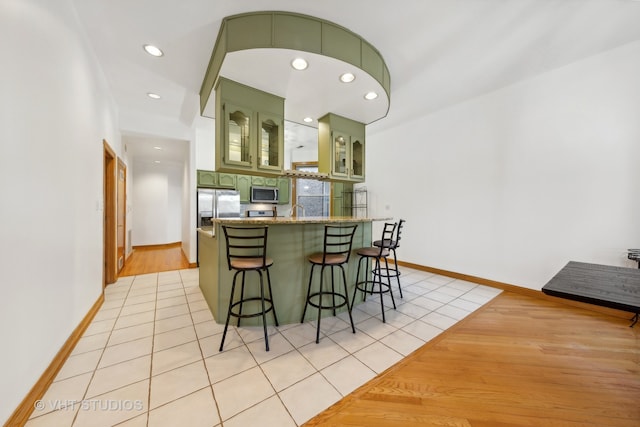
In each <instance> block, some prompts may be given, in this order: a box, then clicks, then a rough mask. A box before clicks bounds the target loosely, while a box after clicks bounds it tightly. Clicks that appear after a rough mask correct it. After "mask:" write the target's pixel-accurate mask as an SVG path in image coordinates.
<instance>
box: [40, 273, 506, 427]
mask: <svg viewBox="0 0 640 427" xmlns="http://www.w3.org/2000/svg"><path fill="white" fill-rule="evenodd" d="M401 270H402V276H401V280H402V289H403V293H404V298H403V299H400V298H399V294H398V292H397V288H394V289H395V292H394V295H395V297H396V304H397V310H395V311H394V310H393V309H392V308H390V307H391V301H390V299H389V298H388V296H387V297H386V298H385V302H386V303H388V305H389V306H388V307H387V311H386V319H387V322H386V323H382V321H381V318H382V316H381V309H380V303H379V300H377V299H376V298H371V297H369V298H367V302H365V303H362V304H360V305H358V306H356V307H355V308H354V310H353V317H354V322H355V323H356V334H353V333H352V332H351V329H350V327H349V323H348V322H349V320H348V317H347V315H346V313H342V314H339V315H338V316H335V317H329V318H323V320H322V322H321V338H320V343H319V344H316V343H315V322H314V321H310V322H306V323H304V324H292V325H284V326H281V327H277V328H276V327H269V335H270V338H269V341H270V349H271V351H269V352H266V351H265V348H264V340H263V331H262V328H261V327H241V328H236V327H232V328H230V330H229V333H228V334H227V338H226V341H225V349H224V351H223V352H218V346H219V344H220V338H221V336H222V335H221V334H222V330H223V325H219V324H217V323H216V322H215V321H214V319H213V316H212V315H211V312H210V311H209V309H208V307H207V304H206V302H205V300H204V298H203V296H202V293H201V292H200V288H199V287H198V270H197V269H189V270H179V271H169V272H163V273H154V274H145V275H140V276H134V277H123V278H120V279H119V280H118V281H117V282H116V283H115V284H113V285H111V286H109V287H107V289H106V291H105V302H104V304H103V306H102V307H101V309H100V311H99V312H98V313H97V315H96V316H95V318H94V319H93V321H92V323H91V324H90V326H89V327H88V328H87V330H86V332H85V333H84V335H83V337H82V338H81V339H80V340H79V342H78V344H77V346H76V347H75V349H74V350H73V353H72V354H71V355H70V357H69V358H68V360H67V361H66V363H65V364H64V366H63V367H62V369H61V370H60V372H59V374H58V375H57V377H56V379H55V381H54V382H53V384H52V385H51V387H50V388H49V389H48V391H47V392H46V394H45V396H44V397H43V399H42V400H41V401H40V402H38V403H37V404H36V409H35V410H34V412H33V414H32V416H31V418H30V420H29V421H28V422H27V427H38V426H54V425H55V426H74V427H76V426H77V427H81V426H91V427H96V426H112V425H119V426H131V427H134V426H153V427H156V426H176V425H185V426H190V427H200V426H203V427H215V426H223V425H224V426H228V427H241V426H250V425H261V426H265V427H268V426H274V427H285V426H296V425H301V424H303V423H304V422H305V421H308V420H309V419H310V418H312V417H313V416H314V415H316V414H318V413H319V412H321V411H322V410H324V409H325V408H327V407H329V406H330V405H332V404H333V403H335V402H337V401H338V400H340V399H341V398H342V397H343V396H346V395H347V394H349V393H350V392H352V391H353V390H355V389H356V388H357V387H359V386H361V385H362V384H364V383H365V382H367V381H368V380H370V379H372V378H374V377H375V376H376V375H377V374H380V373H381V372H383V371H384V370H386V369H387V368H389V367H390V366H392V365H393V364H395V363H396V362H398V361H400V360H401V359H402V358H403V357H405V356H407V355H408V354H409V353H411V352H413V351H414V350H416V349H417V348H419V347H420V346H422V345H423V344H424V343H425V342H427V341H429V340H431V339H432V338H434V337H435V336H437V335H438V334H440V333H441V332H442V331H443V330H445V329H447V328H449V327H450V326H452V325H454V324H455V323H456V322H457V321H459V320H460V319H462V318H464V317H465V316H467V315H468V314H469V313H471V312H473V311H474V310H476V309H477V308H479V307H481V306H482V305H483V304H485V303H486V302H488V301H489V300H491V299H492V298H493V297H495V296H496V295H498V294H499V293H500V291H499V290H497V289H493V288H489V287H486V286H481V285H477V284H474V283H470V282H465V281H461V280H454V279H451V278H449V277H444V276H438V275H434V274H429V273H425V272H422V271H418V270H412V269H408V268H402V269H401Z"/></svg>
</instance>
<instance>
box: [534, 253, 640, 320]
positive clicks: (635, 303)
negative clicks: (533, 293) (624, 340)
mask: <svg viewBox="0 0 640 427" xmlns="http://www.w3.org/2000/svg"><path fill="white" fill-rule="evenodd" d="M542 292H544V293H545V294H547V295H552V296H555V297H559V298H565V299H570V300H574V301H580V302H586V303H589V304H594V305H600V306H603V307H609V308H615V309H617V310H623V311H628V312H630V313H634V314H635V315H634V316H633V318H632V319H631V320H632V323H631V325H630V326H634V325H635V324H636V322H637V321H638V314H639V313H640V270H638V269H635V268H626V267H614V266H609V265H599V264H588V263H583V262H576V261H570V262H569V263H568V264H567V265H565V266H564V268H562V270H560V271H559V272H558V273H557V274H556V275H555V276H554V277H553V278H552V279H551V280H550V281H549V283H547V284H546V285H544V286H543V287H542Z"/></svg>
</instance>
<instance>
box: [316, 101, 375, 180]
mask: <svg viewBox="0 0 640 427" xmlns="http://www.w3.org/2000/svg"><path fill="white" fill-rule="evenodd" d="M364 136H365V125H364V124H363V123H359V122H356V121H353V120H350V119H347V118H345V117H341V116H338V115H336V114H327V115H325V116H323V117H321V118H320V119H318V172H321V173H326V174H328V175H329V178H330V179H332V180H337V181H345V182H363V181H364V179H365V140H364Z"/></svg>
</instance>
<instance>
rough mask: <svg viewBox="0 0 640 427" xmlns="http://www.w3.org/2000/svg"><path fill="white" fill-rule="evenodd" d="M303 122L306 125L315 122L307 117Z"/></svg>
mask: <svg viewBox="0 0 640 427" xmlns="http://www.w3.org/2000/svg"><path fill="white" fill-rule="evenodd" d="M302 120H304V122H305V123H311V122H312V121H313V119H312V118H311V117H305V118H304V119H302Z"/></svg>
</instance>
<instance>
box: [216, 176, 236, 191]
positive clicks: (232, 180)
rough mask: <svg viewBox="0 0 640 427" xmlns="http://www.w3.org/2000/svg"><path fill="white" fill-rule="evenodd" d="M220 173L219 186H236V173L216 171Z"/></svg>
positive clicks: (232, 187)
mask: <svg viewBox="0 0 640 427" xmlns="http://www.w3.org/2000/svg"><path fill="white" fill-rule="evenodd" d="M216 175H218V188H231V189H235V188H236V174H234V173H225V172H216Z"/></svg>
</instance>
